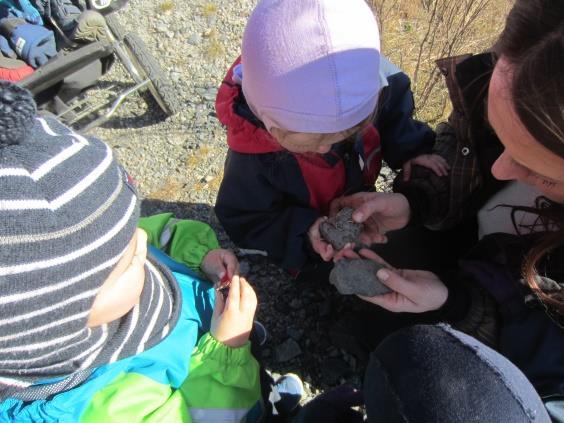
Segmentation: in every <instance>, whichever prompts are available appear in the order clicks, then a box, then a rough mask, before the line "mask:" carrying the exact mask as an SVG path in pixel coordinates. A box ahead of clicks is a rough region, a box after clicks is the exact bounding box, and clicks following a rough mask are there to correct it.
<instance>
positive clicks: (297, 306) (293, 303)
mask: <svg viewBox="0 0 564 423" xmlns="http://www.w3.org/2000/svg"><path fill="white" fill-rule="evenodd" d="M290 307H291V308H293V309H294V310H299V309H300V308H302V302H301V301H300V300H299V299H297V298H294V299H293V300H292V301H290Z"/></svg>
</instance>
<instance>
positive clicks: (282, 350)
mask: <svg viewBox="0 0 564 423" xmlns="http://www.w3.org/2000/svg"><path fill="white" fill-rule="evenodd" d="M275 354H276V361H277V362H278V363H283V362H285V361H289V360H291V359H293V358H296V357H298V356H300V355H302V350H301V349H300V346H299V345H298V343H297V342H296V341H294V340H293V339H292V338H288V339H287V340H286V341H284V342H283V343H282V344H280V345H278V346H277V347H276V350H275Z"/></svg>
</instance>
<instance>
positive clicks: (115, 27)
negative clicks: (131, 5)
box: [106, 13, 126, 41]
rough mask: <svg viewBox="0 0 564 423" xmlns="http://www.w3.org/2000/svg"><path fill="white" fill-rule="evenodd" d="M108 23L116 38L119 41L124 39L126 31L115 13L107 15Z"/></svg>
mask: <svg viewBox="0 0 564 423" xmlns="http://www.w3.org/2000/svg"><path fill="white" fill-rule="evenodd" d="M106 24H107V25H108V28H109V29H110V31H111V32H112V35H113V36H114V38H115V39H116V40H118V41H123V37H125V34H126V32H125V29H124V28H123V26H122V25H121V23H120V21H119V19H118V17H117V16H116V14H115V13H112V14H111V15H106Z"/></svg>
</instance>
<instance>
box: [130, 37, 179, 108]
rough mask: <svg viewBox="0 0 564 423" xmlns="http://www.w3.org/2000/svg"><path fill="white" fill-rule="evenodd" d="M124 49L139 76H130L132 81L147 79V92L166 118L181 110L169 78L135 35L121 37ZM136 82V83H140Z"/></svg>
mask: <svg viewBox="0 0 564 423" xmlns="http://www.w3.org/2000/svg"><path fill="white" fill-rule="evenodd" d="M123 43H124V47H125V49H126V50H127V53H128V56H129V59H130V60H131V62H132V64H133V66H134V67H135V69H136V70H137V71H138V72H139V75H131V76H132V77H133V78H134V79H136V80H137V79H139V78H140V79H141V81H142V80H145V79H149V81H150V83H149V84H148V87H149V91H150V92H151V94H152V95H153V97H154V99H155V100H156V102H157V103H158V105H159V107H160V108H161V109H162V110H163V112H164V113H165V114H166V115H167V116H172V115H174V114H176V113H178V112H179V111H180V110H182V101H181V99H180V97H179V96H178V94H177V92H176V91H175V89H174V87H173V85H172V82H171V81H170V78H169V77H168V76H167V75H166V74H165V73H164V72H163V70H162V68H161V67H160V66H159V64H158V62H157V61H156V60H155V58H154V57H153V56H152V54H151V53H150V52H149V49H148V48H147V46H146V45H145V43H144V42H143V40H141V38H139V37H138V36H137V35H136V34H132V33H128V34H125V35H124V37H123ZM141 81H139V80H138V81H137V82H141Z"/></svg>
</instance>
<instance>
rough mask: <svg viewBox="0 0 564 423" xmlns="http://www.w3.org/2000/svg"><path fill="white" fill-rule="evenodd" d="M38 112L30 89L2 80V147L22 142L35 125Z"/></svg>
mask: <svg viewBox="0 0 564 423" xmlns="http://www.w3.org/2000/svg"><path fill="white" fill-rule="evenodd" d="M36 113H37V107H36V105H35V101H34V100H33V96H32V95H31V93H30V92H29V91H28V90H26V89H24V88H21V87H19V86H17V85H16V84H13V83H11V82H8V81H0V148H2V147H5V146H7V145H13V144H20V143H22V142H23V141H24V140H25V138H26V137H27V134H28V133H29V131H30V129H31V128H32V127H33V119H34V117H35V115H36Z"/></svg>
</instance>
